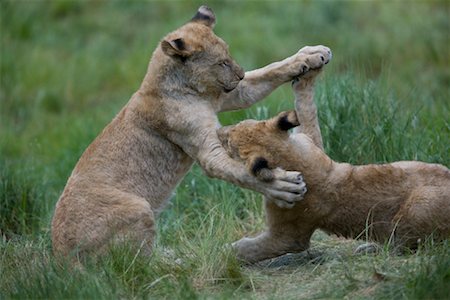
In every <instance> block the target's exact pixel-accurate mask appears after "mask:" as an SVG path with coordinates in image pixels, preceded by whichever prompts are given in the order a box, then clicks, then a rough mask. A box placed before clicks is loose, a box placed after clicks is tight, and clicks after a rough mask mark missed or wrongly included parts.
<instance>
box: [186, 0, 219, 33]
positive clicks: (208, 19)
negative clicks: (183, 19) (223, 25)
mask: <svg viewBox="0 0 450 300" xmlns="http://www.w3.org/2000/svg"><path fill="white" fill-rule="evenodd" d="M191 22H197V23H201V24H203V25H206V26H208V27H210V28H211V29H212V28H214V25H216V16H215V15H214V12H213V11H212V9H211V8H209V7H208V6H206V5H202V6H200V7H199V8H198V10H197V13H196V14H195V16H193V17H192V19H191Z"/></svg>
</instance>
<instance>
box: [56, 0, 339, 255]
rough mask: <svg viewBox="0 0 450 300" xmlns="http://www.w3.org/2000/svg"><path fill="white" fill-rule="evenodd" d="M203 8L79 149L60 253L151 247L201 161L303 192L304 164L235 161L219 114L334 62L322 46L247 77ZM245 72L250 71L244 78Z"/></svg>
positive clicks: (232, 176) (278, 189) (240, 180)
mask: <svg viewBox="0 0 450 300" xmlns="http://www.w3.org/2000/svg"><path fill="white" fill-rule="evenodd" d="M214 24H215V16H214V14H213V12H212V11H211V10H210V9H209V8H207V7H206V6H202V7H200V8H199V10H198V11H197V14H196V15H195V16H194V17H193V18H192V20H191V21H190V22H188V23H187V24H185V25H183V26H182V27H180V28H179V29H177V30H176V31H174V32H172V33H169V34H168V35H167V36H166V37H165V38H164V39H163V40H162V41H161V43H160V44H159V45H158V47H157V48H156V50H155V51H154V53H153V56H152V58H151V60H150V63H149V65H148V70H147V74H146V76H145V78H144V80H143V82H142V85H141V87H140V88H139V90H138V91H137V92H136V93H135V94H134V95H133V96H132V97H131V99H130V101H129V102H128V104H127V105H126V106H125V107H124V108H123V109H122V110H121V111H120V113H119V114H118V115H117V116H116V117H115V118H114V120H113V121H112V122H111V123H110V124H109V125H108V126H107V127H106V128H105V129H104V130H103V132H102V133H101V134H100V135H99V136H98V137H97V138H96V139H95V140H94V142H93V143H92V144H91V145H90V146H89V147H88V148H87V149H86V151H85V152H84V153H83V155H82V156H81V158H80V160H79V161H78V163H77V165H76V166H75V169H74V170H73V172H72V174H71V176H70V178H69V179H68V182H67V185H66V187H65V189H64V191H63V193H62V195H61V197H60V199H59V200H58V203H57V204H56V209H55V214H54V217H53V221H52V244H53V250H54V252H55V254H57V255H63V256H67V255H71V254H73V255H75V256H76V257H83V256H85V255H86V254H89V253H91V254H95V253H99V252H100V251H101V250H103V249H105V248H106V247H107V246H108V245H109V244H110V243H111V242H112V241H114V242H115V241H123V240H126V241H127V242H128V243H131V244H135V245H136V246H138V247H141V249H142V252H144V253H147V254H148V253H150V252H151V246H152V241H153V239H154V235H155V216H156V215H157V214H158V212H159V211H160V210H161V209H162V208H163V207H164V203H165V202H166V201H167V199H169V198H170V196H171V194H172V192H173V190H174V189H175V187H176V186H177V184H178V182H179V181H180V180H181V179H182V178H183V176H184V175H185V174H186V173H187V172H188V171H189V169H190V168H191V166H192V164H193V163H194V162H197V163H198V164H199V165H200V166H201V167H202V168H203V170H204V171H205V172H206V174H207V175H208V176H211V177H216V178H220V179H224V180H227V181H229V182H232V183H234V184H237V185H239V186H241V187H245V188H249V189H253V190H255V191H258V192H261V193H263V194H264V195H266V196H267V197H269V198H273V199H278V200H277V201H281V202H283V203H284V202H289V203H293V202H296V201H299V200H301V199H302V198H303V194H304V193H305V191H306V189H305V185H304V183H303V181H302V177H301V176H300V174H299V173H298V172H296V171H293V172H286V171H284V170H281V169H277V170H275V171H274V180H273V181H271V182H264V181H260V180H258V179H256V178H255V177H254V176H251V174H248V173H247V170H246V168H245V167H244V165H243V164H242V163H240V162H237V161H234V160H232V159H231V158H230V157H229V156H228V155H227V153H226V151H225V149H223V147H222V145H221V143H220V141H219V139H218V137H217V133H216V129H217V128H218V127H219V126H220V124H219V122H218V119H217V113H218V112H220V111H225V110H233V109H239V108H245V107H248V106H250V105H252V104H253V103H255V102H257V101H259V100H261V99H262V98H264V97H265V96H266V95H268V94H269V93H270V92H271V91H273V90H274V89H275V88H277V87H278V86H280V85H281V84H283V83H285V82H288V81H290V80H292V79H293V78H294V77H297V76H301V75H302V74H304V73H305V72H307V71H308V70H309V69H314V68H319V67H321V66H322V65H324V64H325V63H327V62H328V61H329V59H330V58H331V52H330V50H329V49H328V48H326V47H323V46H316V47H305V48H303V49H301V50H300V51H299V52H298V53H296V54H295V55H293V56H291V57H289V58H286V59H285V60H283V61H280V62H276V63H273V64H271V65H268V66H266V67H264V68H261V69H258V70H255V71H251V72H247V73H245V74H244V71H243V70H242V68H241V67H240V66H239V65H238V64H236V62H235V61H234V60H233V59H232V58H231V56H230V54H229V51H228V46H227V44H226V43H225V42H224V41H223V40H222V39H220V38H219V37H217V36H216V35H215V34H214V32H213V30H212V29H213V27H214ZM244 75H245V78H244Z"/></svg>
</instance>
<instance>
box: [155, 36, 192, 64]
mask: <svg viewBox="0 0 450 300" xmlns="http://www.w3.org/2000/svg"><path fill="white" fill-rule="evenodd" d="M161 49H162V51H163V52H164V53H165V54H166V55H168V56H171V57H174V58H179V59H181V60H185V59H186V58H187V57H189V56H190V55H191V53H190V51H189V50H188V48H187V45H186V43H185V42H184V40H183V39H182V38H178V39H173V40H162V41H161Z"/></svg>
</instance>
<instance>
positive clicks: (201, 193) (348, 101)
mask: <svg viewBox="0 0 450 300" xmlns="http://www.w3.org/2000/svg"><path fill="white" fill-rule="evenodd" d="M204 2H206V3H207V4H208V5H209V6H211V7H212V8H213V9H214V10H215V12H216V15H217V19H218V24H217V26H216V30H215V31H216V33H217V34H218V35H219V36H221V37H223V38H224V40H226V41H227V42H228V43H229V45H230V49H231V53H232V55H233V56H234V57H235V58H236V60H237V61H238V62H239V63H240V64H241V65H242V66H243V67H244V68H245V69H246V70H250V69H254V68H257V67H261V66H263V65H265V64H268V63H270V62H272V61H275V60H280V59H283V58H284V57H286V56H288V55H291V54H293V53H295V52H296V51H297V50H298V49H299V48H301V47H302V46H304V45H316V44H324V45H327V46H329V47H330V48H331V49H332V50H333V54H334V58H333V61H332V62H331V64H330V65H329V66H327V67H326V70H325V72H324V74H323V75H322V78H321V79H320V81H319V83H318V86H317V94H316V95H317V104H318V110H319V116H320V121H321V128H322V134H323V139H324V143H325V148H326V151H327V153H328V154H329V155H330V156H331V157H332V158H333V159H335V160H337V161H346V162H351V163H355V164H363V163H369V162H388V161H394V160H423V161H426V162H436V163H441V164H444V165H446V166H449V165H450V123H449V122H450V90H449V89H450V61H449V60H450V49H449V47H450V38H449V37H450V4H449V2H448V1H443V2H438V1H393V2H388V1H379V2H376V1H373V2H372V1H369V2H365V1H364V2H356V1H355V2H343V1H342V2H341V1H301V2H300V1H295V2H294V1H290V2H288V1H268V2H263V1H249V2H245V1H239V2H238V1H220V2H213V1H204ZM200 4H201V3H200V2H192V1H189V2H181V1H166V2H150V1H94V0H92V1H71V0H68V1H63V0H59V1H51V2H50V1H39V0H35V1H31V0H29V1H25V0H16V1H12V0H11V1H5V0H0V5H1V7H0V14H1V27H0V30H1V32H0V33H1V35H0V38H1V49H0V50H1V52H0V83H1V87H0V239H1V240H0V274H1V275H0V299H9V298H19V299H24V298H54V299H62V298H82V299H87V298H92V299H94V298H95V299H111V298H127V299H128V298H170V299H177V298H180V299H191V298H192V299H195V298H201V299H203V298H208V299H209V298H214V299H215V298H218V299H228V298H238V299H240V298H245V299H319V298H346V299H367V298H369V299H445V298H446V299H449V297H450V296H449V291H450V244H449V243H448V242H445V243H442V244H433V243H432V242H428V243H426V244H425V245H424V246H423V247H422V248H421V249H419V251H418V252H417V253H412V254H405V255H402V256H398V255H394V254H392V253H389V252H388V251H387V250H383V251H382V252H381V253H380V254H378V255H361V256H355V255H354V254H353V250H354V248H355V247H356V246H357V245H359V244H361V243H363V242H364V241H353V240H345V239H339V238H337V237H330V236H327V235H325V234H324V233H321V232H317V233H316V234H315V235H314V236H313V241H312V248H311V251H310V252H309V253H303V254H301V255H297V256H288V257H286V258H285V259H284V262H286V261H288V262H289V263H288V264H283V263H282V262H283V261H274V262H272V263H271V264H261V265H257V266H252V267H246V266H241V265H239V263H238V262H237V261H236V260H235V259H234V257H233V255H232V253H231V252H230V250H229V248H227V247H226V245H227V244H229V243H230V242H233V241H234V240H237V239H239V238H241V237H242V236H244V235H251V234H255V233H257V232H258V231H260V230H261V229H263V228H264V212H263V210H262V199H261V196H260V195H259V194H256V193H253V192H251V191H248V190H242V189H240V188H237V187H235V186H233V185H231V184H228V183H225V182H221V181H218V180H213V179H209V178H207V177H206V176H205V175H204V174H203V173H202V171H201V170H200V168H198V167H197V166H195V167H194V168H193V170H192V171H191V172H190V173H189V174H188V176H187V177H186V178H185V179H184V180H183V182H182V183H181V184H180V186H179V187H178V189H177V192H176V194H175V195H174V197H173V199H172V201H171V204H170V205H169V206H168V207H167V209H166V210H165V211H164V212H163V213H162V215H161V217H160V219H159V220H158V239H157V241H156V243H155V253H154V255H153V256H152V257H151V258H148V259H145V258H142V257H139V256H136V255H135V253H131V252H130V250H128V249H114V251H112V252H111V253H110V254H109V255H107V256H105V257H103V258H102V261H101V262H97V263H95V264H91V265H88V266H87V267H86V269H85V270H83V271H80V270H72V269H70V268H64V267H63V268H61V267H58V266H57V265H56V262H55V261H54V259H53V257H52V254H51V243H50V234H49V231H50V220H51V217H52V214H53V209H54V205H55V203H56V201H57V199H58V196H59V194H60V193H61V191H62V189H63V188H64V185H65V182H66V180H67V178H68V176H69V175H70V172H71V170H72V169H73V167H74V165H75V163H76V161H77V159H78V158H79V156H80V155H81V153H82V152H83V151H84V149H85V148H86V147H87V146H88V145H89V143H90V142H91V141H92V140H93V139H94V138H95V136H96V135H97V134H98V133H99V132H100V131H101V130H102V128H103V127H104V126H105V125H106V124H107V123H108V122H109V121H110V120H111V119H112V118H113V117H114V115H115V114H116V113H117V112H118V110H119V109H120V108H121V107H122V106H123V105H124V104H125V103H126V102H127V101H128V99H129V97H130V96H131V94H132V93H133V92H134V91H135V90H136V89H137V88H138V87H139V85H140V82H141V80H142V78H143V76H144V74H145V71H146V67H147V63H148V60H149V57H150V55H151V53H152V51H153V49H154V48H155V47H156V45H157V43H158V41H159V40H160V39H161V38H162V36H164V35H165V34H166V33H167V32H169V31H171V30H173V29H175V28H177V27H178V26H180V25H181V24H183V23H184V22H185V21H187V20H189V19H190V18H191V17H192V15H193V14H194V13H195V10H196V9H197V7H198V6H199V5H200ZM292 99H293V96H292V93H291V90H290V87H289V85H286V86H284V87H281V88H280V89H278V90H277V91H276V92H274V93H273V94H272V95H270V96H269V97H268V98H267V99H266V100H264V101H263V102H261V103H260V104H258V105H255V106H254V107H252V108H251V109H248V110H245V111H238V112H232V113H224V114H222V115H221V116H220V118H221V121H222V122H223V123H224V124H231V123H235V122H237V121H239V120H242V119H245V118H249V117H251V118H258V119H262V118H267V117H270V116H273V115H274V114H276V113H277V112H279V111H281V110H286V109H290V108H292V107H293V103H292Z"/></svg>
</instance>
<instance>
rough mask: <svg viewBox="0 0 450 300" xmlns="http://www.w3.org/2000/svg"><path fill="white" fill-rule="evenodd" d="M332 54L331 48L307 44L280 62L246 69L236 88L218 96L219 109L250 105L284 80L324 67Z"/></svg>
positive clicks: (284, 81)
mask: <svg viewBox="0 0 450 300" xmlns="http://www.w3.org/2000/svg"><path fill="white" fill-rule="evenodd" d="M331 57H332V54H331V50H330V49H329V48H328V47H325V46H306V47H303V48H302V49H300V50H299V51H298V52H297V53H296V54H294V55H292V56H290V57H288V58H286V59H284V60H282V61H278V62H274V63H272V64H270V65H267V66H265V67H263V68H260V69H256V70H253V71H249V72H246V73H245V77H244V79H243V80H242V81H241V82H240V83H239V85H238V86H237V88H236V89H234V90H233V91H231V92H230V93H227V94H222V95H221V103H223V104H222V107H221V109H220V110H221V111H228V110H235V109H240V108H247V107H250V106H251V105H252V104H254V103H256V102H258V101H259V100H261V99H263V98H264V97H266V96H267V95H269V94H270V93H271V92H272V91H273V90H275V89H276V88H277V87H279V86H280V85H282V84H283V83H286V82H289V81H291V80H292V79H293V78H296V77H299V76H304V75H305V74H308V73H309V72H310V71H311V70H316V69H319V68H321V67H323V66H324V65H325V64H327V63H328V62H329V61H330V60H331Z"/></svg>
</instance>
